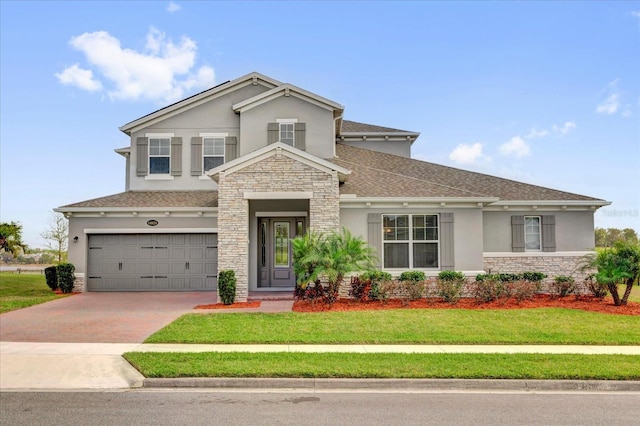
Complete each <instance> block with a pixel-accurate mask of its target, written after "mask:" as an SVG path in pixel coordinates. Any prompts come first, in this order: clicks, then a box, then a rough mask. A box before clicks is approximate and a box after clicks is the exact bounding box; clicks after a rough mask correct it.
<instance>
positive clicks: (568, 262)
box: [484, 253, 586, 291]
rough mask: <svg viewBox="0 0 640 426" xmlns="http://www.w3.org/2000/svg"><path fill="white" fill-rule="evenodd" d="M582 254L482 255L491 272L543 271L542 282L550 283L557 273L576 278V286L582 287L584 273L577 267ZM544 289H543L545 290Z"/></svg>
mask: <svg viewBox="0 0 640 426" xmlns="http://www.w3.org/2000/svg"><path fill="white" fill-rule="evenodd" d="M581 258H582V255H562V254H560V253H558V254H557V255H554V254H549V255H538V256H527V255H526V254H523V255H522V256H491V255H490V254H489V255H487V254H485V255H484V270H485V271H486V272H487V273H489V272H491V273H492V274H499V273H521V272H543V273H545V274H547V278H545V280H544V281H543V284H547V285H548V284H550V283H551V282H553V278H554V277H555V276H557V275H568V276H572V277H573V278H574V279H575V280H576V284H577V285H578V288H580V289H582V290H584V289H583V288H582V281H583V280H584V279H585V276H586V274H584V273H582V272H580V271H579V270H578V268H577V266H578V263H579V261H580V259H581ZM545 290H546V289H544V290H543V291H545Z"/></svg>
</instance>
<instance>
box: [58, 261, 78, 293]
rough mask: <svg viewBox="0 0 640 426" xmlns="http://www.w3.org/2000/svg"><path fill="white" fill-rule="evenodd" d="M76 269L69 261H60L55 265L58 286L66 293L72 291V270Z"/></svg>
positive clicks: (73, 279) (73, 277)
mask: <svg viewBox="0 0 640 426" xmlns="http://www.w3.org/2000/svg"><path fill="white" fill-rule="evenodd" d="M75 270H76V268H75V266H73V264H71V263H60V264H59V265H58V266H56V278H57V280H58V287H60V290H61V291H62V292H63V293H65V294H67V293H71V292H72V291H73V283H74V281H75V276H74V275H73V272H74V271H75Z"/></svg>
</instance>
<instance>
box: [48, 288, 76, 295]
mask: <svg viewBox="0 0 640 426" xmlns="http://www.w3.org/2000/svg"><path fill="white" fill-rule="evenodd" d="M53 292H54V293H55V294H80V292H79V291H72V292H71V293H63V292H62V290H60V289H59V288H58V289H56V290H54V291H53Z"/></svg>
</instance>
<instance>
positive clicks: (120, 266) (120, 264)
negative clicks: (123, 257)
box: [118, 262, 122, 271]
mask: <svg viewBox="0 0 640 426" xmlns="http://www.w3.org/2000/svg"><path fill="white" fill-rule="evenodd" d="M118 270H119V271H122V262H120V263H118Z"/></svg>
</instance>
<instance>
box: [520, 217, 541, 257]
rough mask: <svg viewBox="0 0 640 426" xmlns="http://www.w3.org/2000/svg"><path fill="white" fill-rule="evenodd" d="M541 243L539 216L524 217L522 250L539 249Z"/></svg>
mask: <svg viewBox="0 0 640 426" xmlns="http://www.w3.org/2000/svg"><path fill="white" fill-rule="evenodd" d="M541 243H542V236H541V227H540V216H525V217H524V250H525V251H540V249H541V245H542V244H541Z"/></svg>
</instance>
